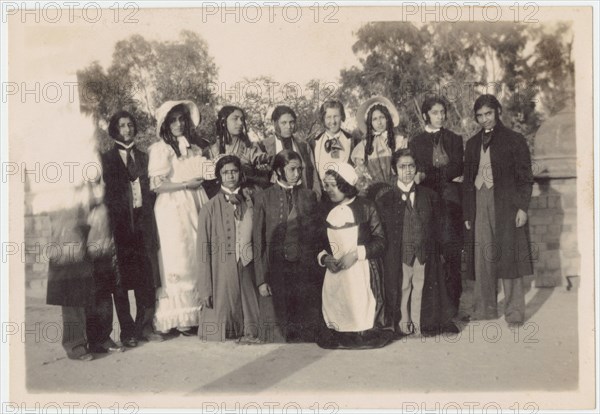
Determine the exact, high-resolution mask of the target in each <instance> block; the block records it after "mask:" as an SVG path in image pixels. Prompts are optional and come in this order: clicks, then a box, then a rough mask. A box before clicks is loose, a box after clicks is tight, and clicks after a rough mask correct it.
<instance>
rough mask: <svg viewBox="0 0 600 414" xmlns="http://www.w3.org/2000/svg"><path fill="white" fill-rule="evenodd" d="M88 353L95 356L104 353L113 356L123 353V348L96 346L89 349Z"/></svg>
mask: <svg viewBox="0 0 600 414" xmlns="http://www.w3.org/2000/svg"><path fill="white" fill-rule="evenodd" d="M90 351H92V352H93V353H95V354H106V353H109V354H113V353H117V352H125V347H124V346H119V345H117V344H114V345H108V346H102V345H97V346H94V347H91V348H90Z"/></svg>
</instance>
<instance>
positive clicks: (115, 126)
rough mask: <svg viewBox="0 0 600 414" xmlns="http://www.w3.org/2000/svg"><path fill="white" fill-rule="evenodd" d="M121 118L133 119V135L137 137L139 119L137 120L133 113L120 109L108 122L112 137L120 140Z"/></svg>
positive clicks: (109, 132) (109, 133)
mask: <svg viewBox="0 0 600 414" xmlns="http://www.w3.org/2000/svg"><path fill="white" fill-rule="evenodd" d="M121 118H129V119H131V122H132V123H133V136H134V137H135V136H136V135H137V131H138V129H137V121H136V120H135V118H134V117H133V115H131V113H129V112H127V111H119V112H117V113H115V114H114V115H113V116H111V117H110V122H109V123H108V135H110V137H111V138H112V139H116V140H119V137H120V136H121V134H120V133H119V120H120V119H121Z"/></svg>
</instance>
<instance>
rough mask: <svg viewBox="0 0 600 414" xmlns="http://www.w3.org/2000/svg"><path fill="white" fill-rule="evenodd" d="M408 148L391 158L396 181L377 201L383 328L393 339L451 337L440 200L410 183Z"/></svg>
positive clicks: (412, 171)
mask: <svg viewBox="0 0 600 414" xmlns="http://www.w3.org/2000/svg"><path fill="white" fill-rule="evenodd" d="M416 168H417V167H416V162H415V158H414V156H413V155H412V153H411V151H410V150H409V149H400V150H398V151H396V152H394V154H393V155H392V169H393V170H394V172H395V173H396V174H397V177H398V181H397V182H396V183H395V185H394V186H393V187H392V188H391V189H390V190H389V191H387V192H385V193H383V194H382V195H380V196H379V197H378V199H377V205H378V208H379V212H380V216H381V220H382V223H383V227H384V230H385V234H386V237H387V249H386V254H385V257H384V277H385V279H384V280H385V281H384V286H385V301H386V303H385V307H386V319H387V324H388V326H390V327H391V328H392V329H393V330H394V331H395V332H396V333H397V334H399V335H409V334H412V333H416V334H418V333H422V334H424V335H435V334H437V333H441V332H453V333H457V332H458V328H457V327H456V326H455V325H454V324H453V323H452V321H451V319H452V317H453V316H454V315H455V313H456V307H455V306H453V305H452V303H451V302H450V300H449V298H448V295H447V292H446V285H445V282H444V278H443V272H442V266H441V263H440V261H441V249H440V240H439V213H440V210H439V209H440V200H439V197H438V195H437V194H436V192H435V191H433V190H431V189H430V188H427V187H425V186H421V185H417V184H416V183H415V181H414V177H415V173H416Z"/></svg>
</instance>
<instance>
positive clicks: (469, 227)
mask: <svg viewBox="0 0 600 414" xmlns="http://www.w3.org/2000/svg"><path fill="white" fill-rule="evenodd" d="M465 228H466V229H467V230H471V222H470V221H465Z"/></svg>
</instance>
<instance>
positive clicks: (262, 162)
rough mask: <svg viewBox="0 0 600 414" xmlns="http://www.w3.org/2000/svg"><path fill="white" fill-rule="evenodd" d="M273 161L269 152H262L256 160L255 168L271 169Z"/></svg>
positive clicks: (259, 169) (261, 169)
mask: <svg viewBox="0 0 600 414" xmlns="http://www.w3.org/2000/svg"><path fill="white" fill-rule="evenodd" d="M271 161H272V158H271V157H270V156H269V154H266V153H265V154H260V155H259V156H258V157H256V159H255V160H254V168H256V169H257V170H258V171H270V170H271Z"/></svg>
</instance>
